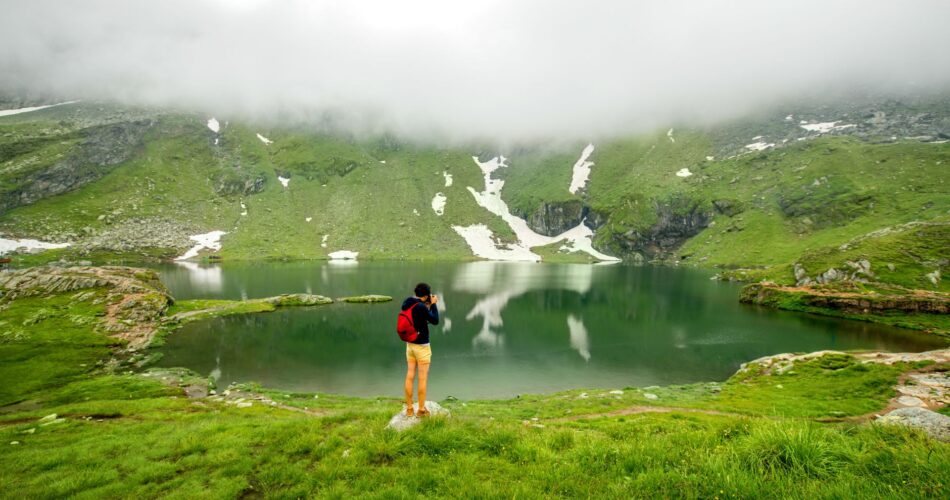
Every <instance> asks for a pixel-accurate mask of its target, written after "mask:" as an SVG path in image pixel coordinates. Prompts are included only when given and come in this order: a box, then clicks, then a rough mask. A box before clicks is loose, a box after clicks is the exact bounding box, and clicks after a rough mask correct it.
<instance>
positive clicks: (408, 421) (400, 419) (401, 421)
mask: <svg viewBox="0 0 950 500" xmlns="http://www.w3.org/2000/svg"><path fill="white" fill-rule="evenodd" d="M426 409H427V410H429V414H430V416H431V417H448V416H450V415H451V414H450V413H449V410H446V409H445V408H442V405H440V404H439V403H436V402H435V401H426ZM412 410H413V412H418V411H419V403H413V404H412ZM424 418H430V417H424ZM421 421H422V418H419V417H408V416H406V408H405V406H404V407H403V409H402V410H401V411H400V412H399V413H397V414H395V415H393V418H391V419H389V423H388V424H387V425H386V428H388V429H393V430H395V431H404V430H406V429H409V428H410V427H412V426H414V425H416V424H418V423H419V422H421Z"/></svg>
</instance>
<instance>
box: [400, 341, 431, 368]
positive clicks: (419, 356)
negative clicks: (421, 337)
mask: <svg viewBox="0 0 950 500" xmlns="http://www.w3.org/2000/svg"><path fill="white" fill-rule="evenodd" d="M406 361H415V362H416V363H419V364H420V365H424V364H428V363H429V362H431V361H432V346H430V345H429V344H425V345H420V344H413V343H412V342H406Z"/></svg>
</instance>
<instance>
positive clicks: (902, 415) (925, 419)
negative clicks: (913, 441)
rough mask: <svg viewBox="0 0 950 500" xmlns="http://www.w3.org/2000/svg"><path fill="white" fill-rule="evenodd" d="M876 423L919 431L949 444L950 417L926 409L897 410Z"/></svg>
mask: <svg viewBox="0 0 950 500" xmlns="http://www.w3.org/2000/svg"><path fill="white" fill-rule="evenodd" d="M877 421H878V422H880V423H882V424H897V425H906V426H908V427H913V428H914V429H920V430H921V431H923V432H925V433H926V434H927V435H929V436H930V437H932V438H934V439H939V440H940V441H947V442H950V417H948V416H946V415H941V414H939V413H937V412H935V411H931V410H928V409H926V408H899V409H897V410H894V411H892V412H890V413H888V414H887V415H884V416H883V417H881V418H879V419H877Z"/></svg>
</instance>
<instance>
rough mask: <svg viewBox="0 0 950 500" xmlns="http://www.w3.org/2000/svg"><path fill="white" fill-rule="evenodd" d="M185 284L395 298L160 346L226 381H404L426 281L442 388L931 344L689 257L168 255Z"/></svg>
mask: <svg viewBox="0 0 950 500" xmlns="http://www.w3.org/2000/svg"><path fill="white" fill-rule="evenodd" d="M159 272H160V273H161V276H162V280H163V281H164V282H165V283H166V284H167V285H168V287H169V289H170V290H171V292H172V294H173V295H174V296H175V297H176V298H178V299H194V298H225V299H242V298H259V297H268V296H272V295H278V294H281V293H297V292H308V293H316V294H322V295H328V296H331V297H343V296H346V295H358V294H367V293H376V294H384V295H391V296H393V297H394V298H395V299H396V300H394V301H393V302H390V303H383V304H333V305H330V306H322V307H315V308H291V309H283V310H279V311H277V312H274V313H267V314H252V315H243V316H230V317H224V318H216V319H213V320H210V321H202V322H197V323H192V324H189V325H186V326H185V327H183V328H182V329H181V330H179V331H178V332H176V333H174V334H172V335H171V336H170V337H169V338H168V341H167V344H166V346H165V347H163V348H162V352H163V353H164V357H163V359H162V360H161V363H160V364H161V365H163V366H184V367H187V368H191V369H193V370H195V371H196V372H198V373H200V374H202V375H207V376H211V377H213V378H215V379H217V381H218V385H219V386H225V385H227V384H229V383H231V382H259V383H261V384H263V385H265V386H268V387H272V388H278V389H284V390H291V391H319V392H329V393H339V394H348V395H356V396H377V395H388V396H394V397H400V396H401V392H402V383H403V377H404V376H405V367H406V362H405V346H404V344H403V343H402V342H401V341H400V340H399V338H398V337H397V336H396V333H395V322H396V315H397V312H398V308H399V305H400V304H401V302H402V299H404V298H405V297H406V296H408V295H409V293H410V292H411V290H412V288H413V286H414V285H415V284H416V283H417V282H418V281H426V282H428V283H430V284H431V285H432V287H433V290H434V292H435V293H437V294H438V295H440V296H441V297H442V303H441V304H440V306H442V317H443V321H442V324H441V325H439V326H436V327H433V328H432V334H431V342H432V352H433V361H432V367H431V374H430V382H429V392H430V398H431V399H441V398H444V397H446V396H449V395H452V396H456V397H459V398H495V397H498V398H501V397H512V396H514V395H516V394H522V393H546V392H554V391H558V390H564V389H572V388H623V387H628V386H649V385H665V384H680V383H690V382H700V381H715V380H719V381H721V380H725V379H726V378H728V377H729V376H730V375H731V374H732V373H733V372H735V370H736V369H737V368H738V367H739V365H740V364H741V363H744V362H746V361H749V360H751V359H755V358H758V357H761V356H765V355H769V354H777V353H782V352H790V351H815V350H821V349H841V350H845V349H875V350H885V351H923V350H928V349H932V348H937V347H940V346H941V343H940V342H939V341H937V340H935V339H933V338H929V337H927V336H925V335H922V334H919V333H915V332H910V331H907V330H902V329H897V328H890V327H885V326H881V325H875V324H871V323H862V322H854V321H845V320H838V319H833V318H824V317H818V316H811V315H805V314H797V313H790V312H782V311H773V310H768V309H764V308H758V307H753V306H746V305H742V304H739V303H738V300H737V295H738V292H739V286H738V285H735V284H730V283H721V282H717V281H712V280H710V279H709V278H710V276H711V273H709V272H705V271H697V270H691V269H677V268H669V267H653V266H643V267H635V266H627V265H609V266H602V265H596V266H592V265H581V264H564V265H560V264H532V263H505V262H471V263H413V262H366V263H359V264H348V265H347V264H343V265H341V264H329V263H246V264H245V263H222V264H217V265H203V264H193V263H188V264H169V265H165V266H162V267H160V268H159Z"/></svg>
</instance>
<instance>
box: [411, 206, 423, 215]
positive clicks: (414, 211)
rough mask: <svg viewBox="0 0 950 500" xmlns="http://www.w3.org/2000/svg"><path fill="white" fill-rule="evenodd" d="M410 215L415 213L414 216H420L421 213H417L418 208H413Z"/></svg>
mask: <svg viewBox="0 0 950 500" xmlns="http://www.w3.org/2000/svg"><path fill="white" fill-rule="evenodd" d="M412 215H415V216H416V217H418V216H420V215H422V214H420V213H419V210H417V209H415V208H413V209H412Z"/></svg>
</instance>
